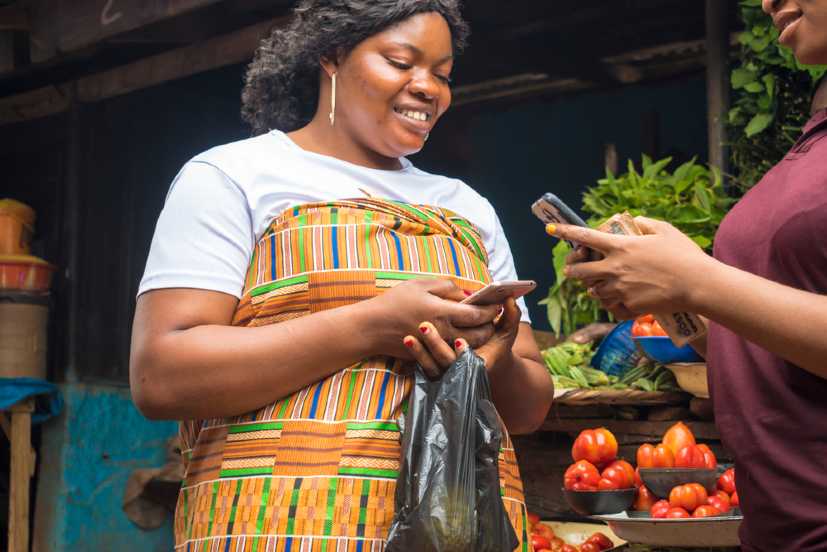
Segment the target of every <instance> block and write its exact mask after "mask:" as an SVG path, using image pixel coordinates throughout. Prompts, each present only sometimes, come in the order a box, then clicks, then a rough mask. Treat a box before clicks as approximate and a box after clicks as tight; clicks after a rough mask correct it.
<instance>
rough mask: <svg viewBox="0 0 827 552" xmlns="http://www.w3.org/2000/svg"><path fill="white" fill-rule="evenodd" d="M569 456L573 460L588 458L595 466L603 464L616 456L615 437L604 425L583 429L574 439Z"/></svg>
mask: <svg viewBox="0 0 827 552" xmlns="http://www.w3.org/2000/svg"><path fill="white" fill-rule="evenodd" d="M571 457H572V458H573V459H574V461H575V462H577V461H579V460H588V461H589V462H591V463H592V464H594V465H595V466H598V467H602V466H605V465H606V464H609V463H610V462H612V461H613V460H614V459H615V458H616V457H617V439H615V436H614V435H612V432H611V431H609V430H608V429H606V428H604V427H599V428H597V429H584V430H583V431H581V432H580V435H578V436H577V439H575V440H574V445H572V447H571Z"/></svg>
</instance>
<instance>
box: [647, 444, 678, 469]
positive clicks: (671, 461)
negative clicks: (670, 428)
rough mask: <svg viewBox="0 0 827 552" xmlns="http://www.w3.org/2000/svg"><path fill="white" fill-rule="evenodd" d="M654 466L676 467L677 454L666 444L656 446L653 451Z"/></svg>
mask: <svg viewBox="0 0 827 552" xmlns="http://www.w3.org/2000/svg"><path fill="white" fill-rule="evenodd" d="M652 467H653V468H674V467H675V454H674V453H673V452H672V449H671V448H669V447H667V446H666V445H664V444H662V443H661V444H660V445H658V446H656V447H655V450H654V452H652Z"/></svg>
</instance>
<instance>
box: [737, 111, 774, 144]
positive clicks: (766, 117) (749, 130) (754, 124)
mask: <svg viewBox="0 0 827 552" xmlns="http://www.w3.org/2000/svg"><path fill="white" fill-rule="evenodd" d="M773 118H774V117H773V114H772V113H757V114H756V115H755V116H754V117H753V118H752V119H751V120H750V122H749V123H747V127H746V128H745V129H744V134H746V135H747V138H750V137H752V136H755V135H756V134H758V133H760V132H762V131H764V130H765V129H766V128H767V127H768V126H770V123H772V120H773Z"/></svg>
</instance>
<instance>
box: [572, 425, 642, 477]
mask: <svg viewBox="0 0 827 552" xmlns="http://www.w3.org/2000/svg"><path fill="white" fill-rule="evenodd" d="M571 457H572V459H573V460H574V464H572V465H571V466H569V467H568V469H567V470H566V473H565V475H564V476H563V486H564V487H565V488H566V489H569V490H574V491H598V490H600V491H605V490H612V489H631V488H632V487H634V486H635V468H633V467H632V465H631V464H630V463H629V462H627V461H626V460H618V459H617V439H615V436H614V435H612V432H611V431H609V430H608V429H606V428H603V427H599V428H597V429H586V430H583V431H581V432H580V435H578V436H577V439H575V440H574V445H573V446H572V448H571Z"/></svg>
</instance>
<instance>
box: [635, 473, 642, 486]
mask: <svg viewBox="0 0 827 552" xmlns="http://www.w3.org/2000/svg"><path fill="white" fill-rule="evenodd" d="M642 486H643V479H641V478H640V468H635V487H642Z"/></svg>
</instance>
